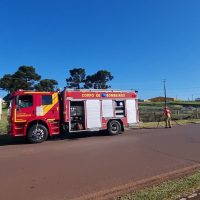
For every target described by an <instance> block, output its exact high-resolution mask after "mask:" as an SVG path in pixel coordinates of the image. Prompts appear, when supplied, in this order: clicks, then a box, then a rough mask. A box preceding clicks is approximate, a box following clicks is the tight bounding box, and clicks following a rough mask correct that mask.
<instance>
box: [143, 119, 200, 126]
mask: <svg viewBox="0 0 200 200" xmlns="http://www.w3.org/2000/svg"><path fill="white" fill-rule="evenodd" d="M198 123H200V119H190V120H176V121H172V126H176V125H186V124H198ZM157 126H158V127H164V126H165V122H163V121H162V122H159V123H158V122H145V123H140V126H139V128H154V127H157Z"/></svg>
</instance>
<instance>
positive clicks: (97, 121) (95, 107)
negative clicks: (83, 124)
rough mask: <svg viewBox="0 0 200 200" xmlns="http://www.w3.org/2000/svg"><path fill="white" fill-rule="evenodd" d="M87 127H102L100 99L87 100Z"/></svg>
mask: <svg viewBox="0 0 200 200" xmlns="http://www.w3.org/2000/svg"><path fill="white" fill-rule="evenodd" d="M86 113H87V128H90V129H95V128H101V112H100V101H99V100H87V101H86Z"/></svg>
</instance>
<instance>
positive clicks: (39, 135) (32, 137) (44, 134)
mask: <svg viewBox="0 0 200 200" xmlns="http://www.w3.org/2000/svg"><path fill="white" fill-rule="evenodd" d="M47 138H48V130H47V128H46V127H45V126H44V125H42V124H38V125H37V124H35V125H33V126H31V127H30V129H29V130H28V134H27V139H28V141H29V142H30V143H32V144H33V143H41V142H44V141H45V140H46V139H47Z"/></svg>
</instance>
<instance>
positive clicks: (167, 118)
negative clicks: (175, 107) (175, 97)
mask: <svg viewBox="0 0 200 200" xmlns="http://www.w3.org/2000/svg"><path fill="white" fill-rule="evenodd" d="M164 115H165V128H168V127H169V128H171V127H172V125H171V111H170V110H169V108H168V107H167V106H166V107H165V108H164Z"/></svg>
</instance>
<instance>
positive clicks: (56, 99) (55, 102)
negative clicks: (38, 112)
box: [42, 93, 58, 115]
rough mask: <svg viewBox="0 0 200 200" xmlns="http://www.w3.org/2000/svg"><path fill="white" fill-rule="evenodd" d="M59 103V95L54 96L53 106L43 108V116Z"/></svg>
mask: <svg viewBox="0 0 200 200" xmlns="http://www.w3.org/2000/svg"><path fill="white" fill-rule="evenodd" d="M57 103H58V94H57V93H54V94H52V104H50V105H44V106H42V109H43V115H46V114H47V113H48V112H49V111H50V110H51V109H52V108H53V107H54V106H55V105H56V104H57Z"/></svg>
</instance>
